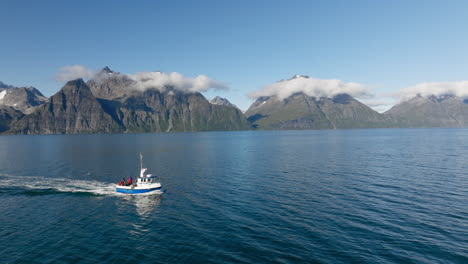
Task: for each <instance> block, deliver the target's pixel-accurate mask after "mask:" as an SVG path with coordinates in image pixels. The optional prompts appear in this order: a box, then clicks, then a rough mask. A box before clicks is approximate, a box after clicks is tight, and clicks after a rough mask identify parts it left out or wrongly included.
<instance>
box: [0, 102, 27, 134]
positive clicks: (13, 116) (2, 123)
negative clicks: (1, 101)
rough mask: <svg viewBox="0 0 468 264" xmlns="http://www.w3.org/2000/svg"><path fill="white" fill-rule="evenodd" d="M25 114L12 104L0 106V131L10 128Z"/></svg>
mask: <svg viewBox="0 0 468 264" xmlns="http://www.w3.org/2000/svg"><path fill="white" fill-rule="evenodd" d="M23 116H24V114H23V113H22V112H20V111H18V110H16V109H14V108H13V107H10V106H0V133H3V132H5V131H7V130H9V129H10V128H11V126H12V124H14V123H15V122H17V121H18V120H19V119H21V118H22V117H23Z"/></svg>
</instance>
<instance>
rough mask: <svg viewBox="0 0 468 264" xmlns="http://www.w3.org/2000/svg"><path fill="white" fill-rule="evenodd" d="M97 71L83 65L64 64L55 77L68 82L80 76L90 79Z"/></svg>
mask: <svg viewBox="0 0 468 264" xmlns="http://www.w3.org/2000/svg"><path fill="white" fill-rule="evenodd" d="M96 73H97V71H95V70H91V69H88V68H86V67H84V66H81V65H69V66H63V67H61V68H60V69H59V71H58V72H57V73H56V74H55V79H56V80H57V81H59V82H67V81H71V80H75V79H79V78H83V79H90V78H92V77H93V76H94V75H95V74H96Z"/></svg>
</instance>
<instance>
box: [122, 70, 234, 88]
mask: <svg viewBox="0 0 468 264" xmlns="http://www.w3.org/2000/svg"><path fill="white" fill-rule="evenodd" d="M127 76H128V77H129V78H131V79H132V80H134V81H136V85H135V88H136V89H138V90H146V89H148V88H158V89H165V88H166V87H173V88H175V89H177V90H181V91H186V92H204V91H207V90H209V89H218V90H224V89H227V86H226V85H225V84H223V83H221V82H218V81H215V80H213V79H210V78H208V77H207V76H205V75H198V76H197V77H195V78H190V77H184V76H183V75H182V74H180V73H177V72H172V73H163V72H137V73H135V74H133V75H127Z"/></svg>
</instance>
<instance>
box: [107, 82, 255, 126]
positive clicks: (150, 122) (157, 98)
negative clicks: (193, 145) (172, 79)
mask: <svg viewBox="0 0 468 264" xmlns="http://www.w3.org/2000/svg"><path fill="white" fill-rule="evenodd" d="M100 102H101V104H102V105H103V106H104V108H105V109H106V111H107V112H109V113H111V114H112V116H114V117H115V118H116V119H117V120H119V121H120V122H121V124H122V125H123V126H125V127H126V130H127V131H128V132H171V131H213V130H246V129H250V128H251V126H250V124H249V123H248V121H247V120H246V119H245V117H244V116H243V115H242V113H241V112H240V111H239V110H238V109H236V108H234V107H228V106H220V105H211V104H210V103H209V102H208V101H207V100H206V99H205V98H204V97H203V95H201V94H200V93H185V92H179V91H176V90H171V89H169V90H166V91H165V92H161V91H159V90H157V89H148V90H145V91H144V92H134V93H132V94H131V95H129V96H127V97H126V98H125V99H123V100H120V101H116V100H114V101H111V100H105V99H100Z"/></svg>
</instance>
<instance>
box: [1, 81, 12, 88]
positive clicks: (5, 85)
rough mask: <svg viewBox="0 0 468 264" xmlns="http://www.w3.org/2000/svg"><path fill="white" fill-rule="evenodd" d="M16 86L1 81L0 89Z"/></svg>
mask: <svg viewBox="0 0 468 264" xmlns="http://www.w3.org/2000/svg"><path fill="white" fill-rule="evenodd" d="M14 87H15V86H13V85H9V84H6V83H3V82H0V89H10V88H14Z"/></svg>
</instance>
